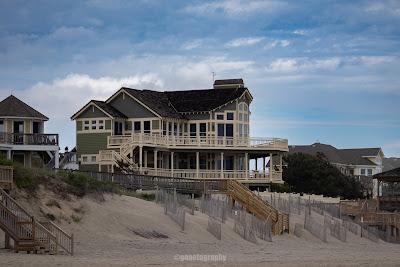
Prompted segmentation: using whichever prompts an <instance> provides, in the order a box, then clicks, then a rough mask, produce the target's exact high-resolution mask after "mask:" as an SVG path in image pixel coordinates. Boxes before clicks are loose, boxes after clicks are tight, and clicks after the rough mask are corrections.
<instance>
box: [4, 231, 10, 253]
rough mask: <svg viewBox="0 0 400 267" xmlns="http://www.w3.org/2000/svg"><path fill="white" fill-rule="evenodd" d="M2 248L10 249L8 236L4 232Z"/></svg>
mask: <svg viewBox="0 0 400 267" xmlns="http://www.w3.org/2000/svg"><path fill="white" fill-rule="evenodd" d="M4 248H5V249H9V248H10V236H9V235H8V234H7V233H6V232H4Z"/></svg>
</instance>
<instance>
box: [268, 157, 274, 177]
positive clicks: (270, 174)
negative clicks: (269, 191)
mask: <svg viewBox="0 0 400 267" xmlns="http://www.w3.org/2000/svg"><path fill="white" fill-rule="evenodd" d="M273 169H274V164H273V162H272V153H269V180H270V181H272V170H273Z"/></svg>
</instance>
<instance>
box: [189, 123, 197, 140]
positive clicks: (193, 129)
mask: <svg viewBox="0 0 400 267" xmlns="http://www.w3.org/2000/svg"><path fill="white" fill-rule="evenodd" d="M189 130H190V136H191V137H195V136H196V135H197V133H196V132H197V125H196V123H191V124H190V125H189Z"/></svg>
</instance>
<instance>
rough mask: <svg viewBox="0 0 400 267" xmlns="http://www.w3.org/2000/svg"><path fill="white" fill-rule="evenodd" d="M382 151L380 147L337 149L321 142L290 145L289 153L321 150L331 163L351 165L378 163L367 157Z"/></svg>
mask: <svg viewBox="0 0 400 267" xmlns="http://www.w3.org/2000/svg"><path fill="white" fill-rule="evenodd" d="M380 151H381V149H380V148H352V149H337V148H335V147H334V146H331V145H327V144H321V143H314V144H312V145H303V146H297V145H296V146H289V153H304V154H310V155H313V156H316V155H317V153H318V152H320V153H323V154H324V155H325V156H326V157H327V159H328V161H329V162H331V163H340V164H351V165H376V164H375V163H374V162H372V161H371V160H369V159H368V158H367V157H369V156H372V157H373V156H377V155H378V154H379V153H380Z"/></svg>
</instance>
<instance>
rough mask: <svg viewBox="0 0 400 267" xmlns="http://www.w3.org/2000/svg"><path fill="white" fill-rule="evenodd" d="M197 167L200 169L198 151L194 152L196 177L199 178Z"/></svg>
mask: <svg viewBox="0 0 400 267" xmlns="http://www.w3.org/2000/svg"><path fill="white" fill-rule="evenodd" d="M199 169H200V152H198V151H197V152H196V178H197V179H199Z"/></svg>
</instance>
